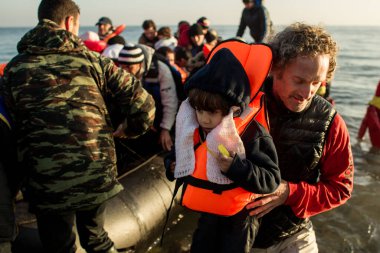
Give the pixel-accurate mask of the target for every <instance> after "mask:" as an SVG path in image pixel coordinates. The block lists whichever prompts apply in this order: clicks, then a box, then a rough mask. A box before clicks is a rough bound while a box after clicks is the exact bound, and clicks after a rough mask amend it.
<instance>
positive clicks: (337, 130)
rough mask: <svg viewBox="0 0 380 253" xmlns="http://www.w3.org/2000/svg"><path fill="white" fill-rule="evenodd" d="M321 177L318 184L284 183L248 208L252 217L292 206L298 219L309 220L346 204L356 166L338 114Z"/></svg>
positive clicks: (332, 128)
mask: <svg viewBox="0 0 380 253" xmlns="http://www.w3.org/2000/svg"><path fill="white" fill-rule="evenodd" d="M320 162H321V164H320V165H321V175H320V180H319V182H318V183H316V184H308V183H306V182H300V183H290V182H285V181H283V182H282V183H281V185H280V187H279V188H278V189H277V190H276V192H275V193H274V194H271V195H267V196H264V197H263V198H261V199H259V200H257V201H253V202H251V203H250V204H248V205H247V208H248V209H251V212H250V215H258V217H262V216H263V215H265V214H266V213H268V212H270V211H271V210H272V209H273V208H275V207H277V206H280V205H282V204H285V205H289V206H290V207H291V208H292V210H293V212H294V214H295V215H296V216H297V217H299V218H307V217H310V216H313V215H316V214H319V213H322V212H325V211H328V210H330V209H333V208H335V207H337V206H340V205H342V204H344V203H345V202H346V201H347V200H348V199H349V198H350V197H351V192H352V189H353V174H354V164H353V158H352V153H351V146H350V140H349V134H348V131H347V128H346V125H345V123H344V121H343V119H342V118H341V116H340V115H336V116H335V118H334V121H333V123H332V125H331V126H330V131H329V133H328V136H327V140H326V143H325V148H324V152H323V156H322V158H321V161H320Z"/></svg>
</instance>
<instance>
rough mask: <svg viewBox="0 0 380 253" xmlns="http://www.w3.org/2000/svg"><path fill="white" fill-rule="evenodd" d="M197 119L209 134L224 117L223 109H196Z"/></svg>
mask: <svg viewBox="0 0 380 253" xmlns="http://www.w3.org/2000/svg"><path fill="white" fill-rule="evenodd" d="M195 113H196V116H197V120H198V123H199V125H200V126H201V127H202V130H203V131H204V132H205V133H206V134H207V133H209V132H211V130H212V129H214V128H215V127H216V126H217V125H219V123H220V122H222V119H223V117H224V116H223V113H222V111H221V110H216V111H214V112H210V111H203V110H197V109H195Z"/></svg>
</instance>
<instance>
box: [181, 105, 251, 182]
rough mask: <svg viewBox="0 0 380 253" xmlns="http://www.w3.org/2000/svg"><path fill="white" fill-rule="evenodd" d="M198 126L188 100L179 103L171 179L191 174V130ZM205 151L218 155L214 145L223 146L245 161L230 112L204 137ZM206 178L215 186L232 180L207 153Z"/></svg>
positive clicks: (192, 167) (243, 151)
mask: <svg viewBox="0 0 380 253" xmlns="http://www.w3.org/2000/svg"><path fill="white" fill-rule="evenodd" d="M198 127H199V124H198V121H197V118H196V114H195V110H194V108H192V107H191V105H190V103H189V101H188V99H186V100H185V101H184V102H182V104H181V107H180V109H179V111H178V114H177V120H176V139H175V146H176V167H175V170H174V176H175V177H176V178H180V177H185V176H188V175H191V174H192V173H193V172H194V169H195V154H194V141H193V140H194V139H193V135H194V131H195V129H197V128H198ZM206 142H207V146H208V149H209V150H211V151H212V152H213V153H214V154H218V153H219V151H218V145H219V144H223V145H224V146H225V147H226V148H227V150H229V151H234V152H235V153H237V154H238V155H239V157H241V158H242V159H244V158H245V149H244V145H243V142H242V141H241V138H240V136H239V134H238V132H237V130H236V127H235V123H234V120H233V112H232V110H231V112H230V113H229V114H228V115H227V116H226V117H224V118H223V120H222V122H221V123H220V124H219V125H218V126H217V127H215V128H214V129H213V130H212V131H211V132H210V133H209V134H208V135H207V137H206ZM206 166H207V178H208V180H209V181H210V182H213V183H217V184H231V183H232V181H231V180H230V179H228V178H227V177H226V176H224V175H223V174H222V173H221V171H220V167H219V165H218V162H217V160H216V158H215V157H214V156H213V155H212V154H211V153H210V152H207V165H206Z"/></svg>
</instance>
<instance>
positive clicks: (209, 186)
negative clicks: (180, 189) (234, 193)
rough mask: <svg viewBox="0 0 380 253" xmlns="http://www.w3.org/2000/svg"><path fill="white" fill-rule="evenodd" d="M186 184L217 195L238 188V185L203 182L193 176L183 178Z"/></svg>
mask: <svg viewBox="0 0 380 253" xmlns="http://www.w3.org/2000/svg"><path fill="white" fill-rule="evenodd" d="M183 181H184V183H185V184H189V185H192V186H194V187H198V188H202V189H206V190H210V191H212V192H213V193H215V194H222V193H223V192H224V191H228V190H232V189H235V188H237V187H238V186H237V184H236V183H232V184H216V183H212V182H210V181H206V180H202V179H199V178H195V177H193V176H187V177H184V178H183Z"/></svg>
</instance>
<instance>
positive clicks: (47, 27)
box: [17, 19, 85, 54]
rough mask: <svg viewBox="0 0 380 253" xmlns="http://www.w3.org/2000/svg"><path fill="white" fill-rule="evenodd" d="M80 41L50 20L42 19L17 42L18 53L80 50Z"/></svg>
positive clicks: (82, 46)
mask: <svg viewBox="0 0 380 253" xmlns="http://www.w3.org/2000/svg"><path fill="white" fill-rule="evenodd" d="M84 48H85V46H84V45H83V43H82V41H81V40H80V39H79V38H78V37H77V36H75V35H74V34H72V33H71V32H69V31H66V30H64V29H62V28H60V27H59V26H58V25H57V24H56V23H54V22H53V21H51V20H48V19H44V20H42V21H41V22H39V23H38V25H37V26H36V27H35V28H33V29H32V30H30V31H29V32H28V33H26V34H25V35H24V37H22V39H21V40H20V42H19V43H18V44H17V50H18V52H19V53H29V54H51V53H64V52H73V51H82V50H83V49H84Z"/></svg>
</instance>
